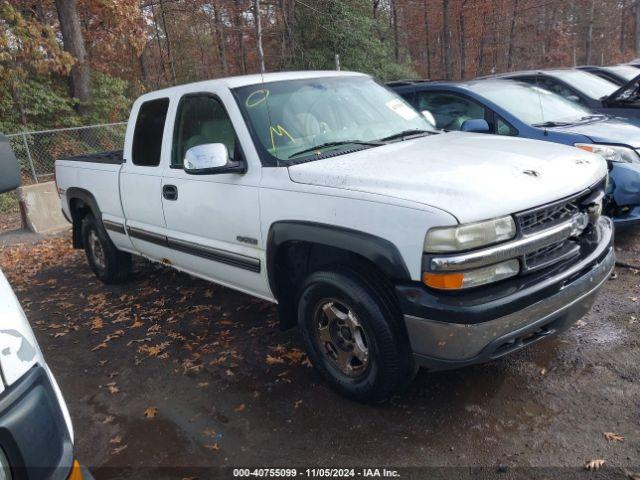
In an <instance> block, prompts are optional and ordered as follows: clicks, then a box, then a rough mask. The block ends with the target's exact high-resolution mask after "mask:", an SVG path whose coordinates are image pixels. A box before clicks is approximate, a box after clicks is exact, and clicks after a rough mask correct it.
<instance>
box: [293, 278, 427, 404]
mask: <svg viewBox="0 0 640 480" xmlns="http://www.w3.org/2000/svg"><path fill="white" fill-rule="evenodd" d="M376 285H377V284H376V283H374V282H370V281H368V280H366V279H365V276H364V275H361V274H359V273H356V272H355V271H352V270H347V269H336V270H327V271H318V272H314V273H312V274H311V275H310V276H309V277H308V278H307V279H306V281H305V282H304V284H303V285H302V287H301V290H300V296H299V300H298V323H299V325H300V327H301V330H302V335H303V338H304V342H305V345H306V350H307V353H308V355H309V357H310V359H311V361H312V363H313V365H314V366H315V367H316V369H317V370H318V371H319V372H320V374H321V375H322V376H323V377H324V378H325V379H326V380H327V381H328V382H329V383H330V384H331V386H332V387H333V388H335V389H336V390H338V391H339V392H340V393H342V394H343V395H345V396H347V397H350V398H353V399H355V400H358V401H363V402H377V401H383V400H386V399H387V398H389V397H390V396H391V395H393V394H394V393H395V392H397V391H398V390H400V389H401V388H402V387H403V386H404V385H406V384H407V383H408V382H409V381H410V380H411V379H412V378H413V375H414V374H415V371H416V369H415V366H414V362H413V357H412V354H411V349H410V346H409V342H408V339H407V335H406V331H405V330H404V325H403V323H402V318H401V315H400V312H399V311H398V309H397V307H395V305H393V304H392V303H391V301H390V300H389V299H388V298H385V295H383V294H382V292H380V291H379V287H377V286H376Z"/></svg>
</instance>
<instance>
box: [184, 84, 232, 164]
mask: <svg viewBox="0 0 640 480" xmlns="http://www.w3.org/2000/svg"><path fill="white" fill-rule="evenodd" d="M207 143H222V144H224V145H225V146H226V147H227V151H228V152H229V157H230V159H231V160H239V159H240V155H241V154H240V149H239V143H238V140H237V137H236V133H235V131H234V129H233V124H232V123H231V119H230V118H229V115H228V114H227V112H226V110H225V109H224V107H223V106H222V103H221V102H220V100H218V99H217V98H215V97H213V96H211V95H208V94H198V95H186V96H184V97H183V98H182V99H181V100H180V104H179V105H178V113H177V115H176V124H175V129H174V132H173V154H172V158H171V166H172V167H182V165H183V163H184V157H185V154H186V153H187V150H189V149H190V148H193V147H197V146H198V145H204V144H207Z"/></svg>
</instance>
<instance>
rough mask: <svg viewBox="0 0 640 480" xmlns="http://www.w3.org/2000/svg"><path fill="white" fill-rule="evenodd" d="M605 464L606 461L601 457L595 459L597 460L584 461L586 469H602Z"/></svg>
mask: <svg viewBox="0 0 640 480" xmlns="http://www.w3.org/2000/svg"><path fill="white" fill-rule="evenodd" d="M604 464H605V461H604V460H602V459H600V458H598V459H595V460H587V461H586V462H584V469H585V470H600V469H601V468H602V466H603V465H604Z"/></svg>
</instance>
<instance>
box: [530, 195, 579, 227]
mask: <svg viewBox="0 0 640 480" xmlns="http://www.w3.org/2000/svg"><path fill="white" fill-rule="evenodd" d="M579 211H580V207H579V206H578V204H577V202H576V201H575V200H569V201H564V202H561V203H557V204H554V205H551V206H549V207H544V208H541V209H537V210H533V211H531V212H529V213H525V214H523V215H522V216H518V226H519V227H520V231H521V232H522V234H523V235H529V234H531V233H535V232H537V231H539V230H543V229H545V228H549V227H552V226H554V225H557V224H558V223H562V222H564V221H565V220H568V219H570V218H571V217H573V216H574V215H575V214H576V213H578V212H579Z"/></svg>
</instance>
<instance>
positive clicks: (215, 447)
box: [204, 443, 220, 451]
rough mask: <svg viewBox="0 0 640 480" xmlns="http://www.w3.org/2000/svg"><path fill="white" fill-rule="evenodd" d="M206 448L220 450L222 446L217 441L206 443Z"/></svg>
mask: <svg viewBox="0 0 640 480" xmlns="http://www.w3.org/2000/svg"><path fill="white" fill-rule="evenodd" d="M204 448H207V449H209V450H213V451H218V450H220V446H219V445H218V444H217V443H210V444H209V445H205V446H204Z"/></svg>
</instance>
